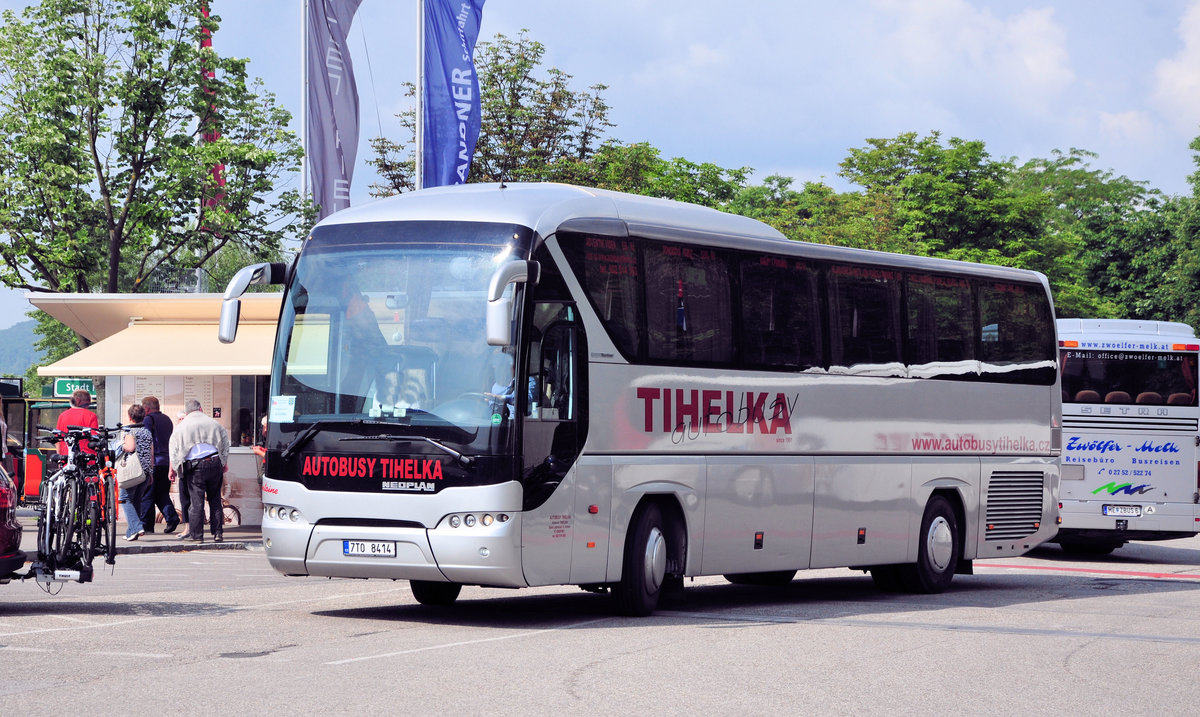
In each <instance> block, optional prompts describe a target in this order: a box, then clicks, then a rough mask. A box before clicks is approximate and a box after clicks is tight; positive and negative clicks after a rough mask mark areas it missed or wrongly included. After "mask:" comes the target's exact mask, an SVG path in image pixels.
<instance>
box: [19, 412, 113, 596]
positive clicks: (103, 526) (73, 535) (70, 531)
mask: <svg viewBox="0 0 1200 717" xmlns="http://www.w3.org/2000/svg"><path fill="white" fill-rule="evenodd" d="M39 428H41V429H43V430H48V431H50V434H49V435H46V436H39V438H38V440H40V441H43V442H47V443H55V444H57V443H59V442H62V443H65V444H66V445H67V454H66V455H65V456H56V457H55V460H56V461H57V462H58V463H59V469H58V471H56V472H55V473H54V475H52V476H50V478H49V479H47V480H46V481H45V482H44V483H43V485H42V495H41V498H42V505H43V508H42V511H41V514H40V515H39V516H38V535H37V547H38V561H37V563H36V564H35V565H34V566H33V569H32V571H31V572H33V573H35V574H36V575H37V578H38V580H39V582H51V581H65V580H75V581H77V582H89V581H91V579H92V561H93V560H94V559H95V556H96V555H97V553H98V552H103V553H104V556H105V563H107V564H108V565H113V564H114V563H115V562H116V530H117V527H116V471H115V469H114V467H113V452H112V451H111V450H110V449H109V446H108V441H109V439H110V438H111V437H112V436H114V435H119V434H120V432H121V430H122V426H121V424H119V423H118V424H117V425H116V426H115V427H113V428H108V427H100V428H95V429H93V428H85V427H82V426H68V427H67V430H65V431H60V430H52V429H48V428H45V427H43V426H39ZM85 441H86V445H87V446H88V447H89V448H91V449H92V450H93V451H95V453H94V454H89V453H86V452H84V451H83V450H82V446H83V445H84V442H85Z"/></svg>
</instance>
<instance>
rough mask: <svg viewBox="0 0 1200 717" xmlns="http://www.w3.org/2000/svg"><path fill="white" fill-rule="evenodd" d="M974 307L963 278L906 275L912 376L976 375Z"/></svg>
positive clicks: (968, 284)
mask: <svg viewBox="0 0 1200 717" xmlns="http://www.w3.org/2000/svg"><path fill="white" fill-rule="evenodd" d="M973 304H974V301H973V299H972V296H971V284H970V282H968V281H967V280H966V279H964V278H962V277H953V276H935V275H930V274H909V275H908V294H907V306H908V329H907V331H908V337H907V338H908V344H907V345H908V363H909V365H910V366H911V367H913V371H912V374H913V375H914V376H916V377H920V378H933V377H936V376H948V375H957V376H966V375H969V374H976V373H978V367H977V366H976V365H975V364H974V359H975V346H976V343H977V341H976V332H975V319H974V317H975V312H974V311H973V310H972V308H971V307H972V305H973ZM968 364H969V365H968Z"/></svg>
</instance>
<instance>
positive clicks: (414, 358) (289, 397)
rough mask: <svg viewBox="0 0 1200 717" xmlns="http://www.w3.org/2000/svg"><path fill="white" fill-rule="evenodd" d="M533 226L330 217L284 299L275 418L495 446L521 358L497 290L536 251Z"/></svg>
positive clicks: (509, 416) (508, 416)
mask: <svg viewBox="0 0 1200 717" xmlns="http://www.w3.org/2000/svg"><path fill="white" fill-rule="evenodd" d="M529 235H530V232H529V230H528V229H525V228H523V227H515V226H511V225H504V224H490V223H489V224H484V223H467V222H402V223H397V222H391V223H380V224H370V223H366V224H341V225H336V224H335V225H331V226H326V227H320V228H318V229H317V230H316V231H314V233H313V236H312V238H311V239H309V244H308V246H306V247H305V249H304V252H303V253H302V255H301V258H300V259H299V261H298V262H297V264H296V267H295V271H294V273H293V276H292V279H291V282H290V285H289V287H288V292H287V298H286V299H285V301H284V306H283V311H282V315H281V318H280V324H279V333H278V339H277V340H278V342H279V344H278V346H277V347H276V351H275V362H276V365H275V367H274V370H273V372H272V376H273V378H272V382H273V385H272V387H271V394H272V421H275V422H278V423H280V424H288V423H293V424H299V425H298V426H297V428H299V427H302V426H304V425H311V424H314V423H317V422H320V423H322V424H323V427H324V426H330V425H333V426H336V425H341V424H350V423H358V424H360V425H362V424H369V425H371V426H372V430H374V429H377V428H379V427H380V426H381V425H383V426H384V427H385V428H386V424H394V425H395V426H396V427H397V429H396V430H395V431H392V432H393V433H402V434H406V435H407V434H413V435H418V436H426V437H431V438H435V439H437V440H439V441H452V442H456V443H460V444H471V443H481V444H482V445H484V446H492V447H495V446H496V436H494V435H491V434H493V433H497V432H500V431H502V429H503V427H504V426H505V425H506V424H508V423H509V422H511V421H512V420H513V416H514V408H515V407H514V391H513V386H514V377H513V368H514V363H513V357H512V353H511V349H498V348H495V347H492V346H489V345H488V343H487V341H486V334H485V306H486V303H487V296H486V292H487V288H488V283H489V281H490V279H491V276H492V274H493V273H494V272H495V270H496V267H498V266H499V265H500V264H502V263H504V262H506V261H509V260H511V259H513V258H516V257H517V256H518V255H521V256H528V237H529ZM508 290H509V291H512V288H511V287H510V288H509V289H508ZM284 430H287V429H286V428H285V429H284ZM376 432H378V431H376Z"/></svg>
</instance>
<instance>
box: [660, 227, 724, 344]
mask: <svg viewBox="0 0 1200 717" xmlns="http://www.w3.org/2000/svg"><path fill="white" fill-rule="evenodd" d="M645 266H646V324H647V332H646V335H647V338H648V339H649V345H648V348H649V357H650V359H652V360H658V361H672V362H674V361H679V362H683V363H688V362H693V361H694V362H697V363H724V362H729V361H732V360H733V309H732V306H731V302H732V297H731V294H730V290H729V265H728V262H727V260H726V259H725V257H724V256H723V255H722V254H719V253H718V252H716V251H714V250H712V249H706V248H701V247H692V246H685V245H678V244H658V243H650V242H647V243H646V244H645Z"/></svg>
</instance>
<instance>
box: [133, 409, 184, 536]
mask: <svg viewBox="0 0 1200 717" xmlns="http://www.w3.org/2000/svg"><path fill="white" fill-rule="evenodd" d="M142 408H145V409H146V417H145V418H144V419H142V425H144V426H145V427H146V428H147V430H149V431H150V437H151V438H152V439H153V440H154V486H153V489H152V492H151V495H152V497H153V498H152V500H151V501H150V505H149V508H148V509H147V510H148V512H147V513H146V515H143V516H142V523H144V524H145V526H146V532H147V533H153V532H154V507H155V506H158V511H159V512H160V513H162V517H163V520H164V521H165V522H166V526H165V527H164V528H163V532H164V533H174V532H175V529H176V528H178V527H179V513H178V512H177V511H176V510H175V504H174V503H172V502H171V479H170V473H171V456H170V447H171V432H172V431H174V430H175V424H174V423H173V422H172V421H171V419H170V418H169V417H167V416H166V415H165V414H163V413H161V412H159V405H158V398H157V397H155V396H146V397H145V398H143V399H142Z"/></svg>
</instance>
